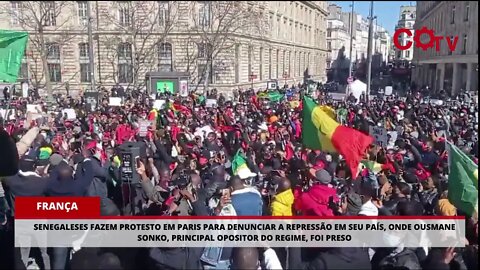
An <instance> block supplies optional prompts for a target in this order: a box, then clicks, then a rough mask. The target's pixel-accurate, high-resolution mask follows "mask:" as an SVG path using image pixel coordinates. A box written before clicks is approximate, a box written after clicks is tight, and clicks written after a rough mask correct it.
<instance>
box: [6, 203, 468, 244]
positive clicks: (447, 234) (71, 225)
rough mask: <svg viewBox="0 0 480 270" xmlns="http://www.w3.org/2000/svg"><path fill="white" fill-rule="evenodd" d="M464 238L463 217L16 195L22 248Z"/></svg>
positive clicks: (452, 241) (435, 241) (456, 240)
mask: <svg viewBox="0 0 480 270" xmlns="http://www.w3.org/2000/svg"><path fill="white" fill-rule="evenodd" d="M464 239H465V220H464V218H463V217H366V216H348V217H347V216H338V217H328V218H325V217H323V218H322V217H297V216H295V217H240V216H239V217H232V216H228V217H226V216H207V217H194V216H178V217H171V216H154V217H153V216H135V217H131V216H109V217H105V216H101V215H100V199H99V198H95V197H81V198H72V197H64V198H63V197H62V198H58V197H57V198H52V197H51V198H45V197H41V198H33V197H29V198H20V197H19V198H16V217H15V246H16V247H22V246H26V245H28V246H36V247H71V246H72V245H76V246H81V247H218V246H223V247H365V246H367V247H398V246H400V245H403V246H404V247H464V246H465V240H464Z"/></svg>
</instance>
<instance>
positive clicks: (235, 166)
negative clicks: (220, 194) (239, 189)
mask: <svg viewBox="0 0 480 270" xmlns="http://www.w3.org/2000/svg"><path fill="white" fill-rule="evenodd" d="M244 167H246V168H248V165H247V160H246V159H245V157H244V156H243V155H242V154H241V153H240V150H238V151H237V154H235V156H234V157H233V159H232V172H233V175H237V173H238V170H239V169H241V168H244Z"/></svg>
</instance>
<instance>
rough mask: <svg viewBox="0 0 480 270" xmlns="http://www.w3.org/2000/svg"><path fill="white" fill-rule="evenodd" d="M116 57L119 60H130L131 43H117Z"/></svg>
mask: <svg viewBox="0 0 480 270" xmlns="http://www.w3.org/2000/svg"><path fill="white" fill-rule="evenodd" d="M118 59H119V60H121V61H131V60H132V44H130V43H128V42H125V43H120V44H119V45H118Z"/></svg>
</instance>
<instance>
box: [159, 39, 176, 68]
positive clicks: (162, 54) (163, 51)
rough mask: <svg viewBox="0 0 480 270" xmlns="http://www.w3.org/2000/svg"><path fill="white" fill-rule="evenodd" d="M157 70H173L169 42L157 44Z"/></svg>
mask: <svg viewBox="0 0 480 270" xmlns="http://www.w3.org/2000/svg"><path fill="white" fill-rule="evenodd" d="M158 70H159V71H173V56H172V44H170V43H167V42H164V43H159V44H158Z"/></svg>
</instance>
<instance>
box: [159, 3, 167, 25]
mask: <svg viewBox="0 0 480 270" xmlns="http://www.w3.org/2000/svg"><path fill="white" fill-rule="evenodd" d="M169 20H170V5H169V2H168V1H160V2H158V23H159V24H160V26H167V25H168V22H169Z"/></svg>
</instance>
